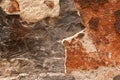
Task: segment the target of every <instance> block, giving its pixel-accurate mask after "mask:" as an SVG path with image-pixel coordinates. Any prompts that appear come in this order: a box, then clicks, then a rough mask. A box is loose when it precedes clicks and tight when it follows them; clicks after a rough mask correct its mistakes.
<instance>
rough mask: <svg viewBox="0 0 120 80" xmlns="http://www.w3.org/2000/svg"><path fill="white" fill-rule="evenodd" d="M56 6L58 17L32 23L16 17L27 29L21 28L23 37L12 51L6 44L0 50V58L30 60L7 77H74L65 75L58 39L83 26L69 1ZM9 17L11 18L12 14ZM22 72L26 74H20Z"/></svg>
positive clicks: (51, 79) (58, 79)
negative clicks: (57, 7)
mask: <svg viewBox="0 0 120 80" xmlns="http://www.w3.org/2000/svg"><path fill="white" fill-rule="evenodd" d="M60 6H61V10H60V16H59V17H57V18H46V19H44V20H42V21H38V22H37V23H35V24H27V23H25V22H23V21H22V20H21V19H20V18H18V17H17V19H18V21H20V24H22V25H24V26H27V28H26V29H27V31H24V32H26V33H25V35H24V36H23V37H24V38H21V37H20V38H21V39H22V40H21V43H19V44H17V45H15V46H14V47H15V48H17V49H15V51H11V50H9V48H7V50H6V49H5V50H4V51H7V52H4V51H2V50H1V52H2V53H1V54H2V55H1V59H7V60H8V62H9V61H10V60H11V59H13V58H27V59H28V60H30V61H32V62H33V64H29V65H27V64H26V65H25V66H24V67H22V68H20V71H19V73H18V74H17V75H16V76H14V75H13V76H10V77H16V78H15V79H16V80H75V79H74V77H72V76H68V75H65V50H64V47H63V46H62V44H61V40H62V39H64V38H66V37H68V36H72V35H73V34H75V33H77V32H79V31H80V30H82V29H83V28H84V26H83V25H82V24H81V23H80V18H79V16H78V14H77V11H76V9H75V7H74V3H73V1H71V0H60ZM4 19H5V20H6V18H4ZM10 19H11V21H12V20H13V19H14V18H13V17H12V18H10ZM0 23H2V22H0ZM8 32H9V30H8ZM16 32H17V31H16ZM3 33H4V32H3ZM0 37H1V36H0ZM8 37H10V36H8ZM10 39H11V37H10ZM13 43H14V42H13ZM14 44H15V43H14ZM2 46H3V45H2ZM3 47H4V46H3ZM23 62H24V61H23ZM22 64H23V63H22V62H21V63H19V65H22ZM11 67H14V66H13V65H11ZM29 67H30V68H29ZM8 68H9V67H8ZM22 73H26V74H28V75H26V76H20V74H22ZM48 74H49V75H48ZM53 74H56V75H53ZM61 74H64V75H61ZM51 75H52V76H51ZM3 77H5V78H6V77H8V76H5V75H3ZM1 79H2V78H1Z"/></svg>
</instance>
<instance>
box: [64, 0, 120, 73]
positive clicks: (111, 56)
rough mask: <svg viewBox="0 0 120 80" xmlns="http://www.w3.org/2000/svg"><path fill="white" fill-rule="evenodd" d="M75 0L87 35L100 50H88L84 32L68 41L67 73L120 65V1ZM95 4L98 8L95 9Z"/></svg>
mask: <svg viewBox="0 0 120 80" xmlns="http://www.w3.org/2000/svg"><path fill="white" fill-rule="evenodd" d="M74 1H75V4H76V7H77V9H78V10H79V12H80V14H81V18H82V20H83V23H84V25H85V26H86V30H85V32H87V33H88V35H89V36H90V37H91V39H92V41H93V44H94V45H95V47H96V50H97V51H96V52H87V51H86V48H85V46H83V45H82V42H81V38H82V37H81V36H80V35H82V36H84V35H83V33H82V34H81V33H80V34H79V35H78V36H77V37H74V38H73V39H72V40H71V41H70V42H69V41H66V40H65V41H64V46H65V48H66V53H67V60H66V67H67V72H70V71H74V70H81V69H85V70H88V69H95V68H98V67H99V66H116V65H119V64H120V0H74ZM96 5H97V9H95V7H96ZM79 36H80V37H81V38H80V37H79ZM76 45H77V47H76Z"/></svg>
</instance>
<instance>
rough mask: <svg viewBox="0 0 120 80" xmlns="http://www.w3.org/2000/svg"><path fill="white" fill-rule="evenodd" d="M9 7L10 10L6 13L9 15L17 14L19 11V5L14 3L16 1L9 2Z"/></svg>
mask: <svg viewBox="0 0 120 80" xmlns="http://www.w3.org/2000/svg"><path fill="white" fill-rule="evenodd" d="M11 3H12V4H11V6H10V8H9V9H8V12H9V13H13V12H19V11H20V9H19V3H18V2H17V1H16V0H11Z"/></svg>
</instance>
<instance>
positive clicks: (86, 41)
mask: <svg viewBox="0 0 120 80" xmlns="http://www.w3.org/2000/svg"><path fill="white" fill-rule="evenodd" d="M81 33H84V37H83V38H82V39H81V40H80V41H81V43H82V45H83V46H84V48H85V49H86V52H88V53H89V52H97V49H96V47H95V45H94V44H93V41H92V39H91V37H90V36H88V33H87V32H85V29H84V30H83V31H80V32H78V33H76V34H75V35H73V36H71V37H68V38H66V39H63V40H62V44H63V42H64V41H68V42H71V40H72V39H73V38H75V37H77V36H78V35H79V34H81Z"/></svg>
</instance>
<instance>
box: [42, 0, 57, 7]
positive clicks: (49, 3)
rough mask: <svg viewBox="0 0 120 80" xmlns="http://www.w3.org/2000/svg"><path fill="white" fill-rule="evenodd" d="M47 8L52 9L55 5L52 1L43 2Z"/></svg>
mask: <svg viewBox="0 0 120 80" xmlns="http://www.w3.org/2000/svg"><path fill="white" fill-rule="evenodd" d="M44 3H45V4H46V5H47V6H48V7H49V8H54V6H55V4H54V2H53V1H45V2H44Z"/></svg>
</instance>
